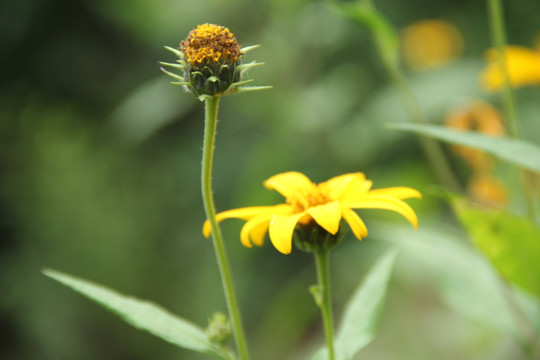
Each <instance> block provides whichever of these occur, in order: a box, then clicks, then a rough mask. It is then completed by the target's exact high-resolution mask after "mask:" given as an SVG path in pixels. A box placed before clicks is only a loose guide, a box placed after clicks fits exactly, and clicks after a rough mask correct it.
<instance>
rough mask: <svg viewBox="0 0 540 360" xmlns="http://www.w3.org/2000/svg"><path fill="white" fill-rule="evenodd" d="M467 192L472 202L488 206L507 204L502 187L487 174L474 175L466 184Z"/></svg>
mask: <svg viewBox="0 0 540 360" xmlns="http://www.w3.org/2000/svg"><path fill="white" fill-rule="evenodd" d="M467 192H468V193H469V194H470V196H471V197H472V199H473V200H474V201H477V202H479V203H481V204H484V205H489V206H502V205H506V204H507V203H508V194H507V191H506V189H505V188H504V186H503V185H502V184H501V183H500V182H499V181H498V180H497V179H495V178H494V177H493V176H492V175H489V174H475V175H474V176H473V177H472V178H471V179H470V180H469V182H468V183H467Z"/></svg>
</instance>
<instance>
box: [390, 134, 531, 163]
mask: <svg viewBox="0 0 540 360" xmlns="http://www.w3.org/2000/svg"><path fill="white" fill-rule="evenodd" d="M388 127H389V128H390V129H393V130H401V131H407V132H412V133H415V134H420V135H424V136H428V137H431V138H435V139H438V140H441V141H444V142H448V143H452V144H456V145H464V146H469V147H472V148H476V149H481V150H484V151H486V152H488V153H490V154H492V155H495V156H497V157H499V158H501V159H503V160H506V161H508V162H510V163H512V164H516V165H518V166H521V167H524V168H526V169H529V170H532V171H535V172H539V173H540V147H539V146H537V145H535V144H533V143H530V142H528V141H525V140H517V139H511V138H508V137H503V136H498V137H494V136H487V135H482V134H479V133H476V132H472V131H464V130H453V129H449V128H447V127H444V126H438V125H421V124H409V123H392V124H388Z"/></svg>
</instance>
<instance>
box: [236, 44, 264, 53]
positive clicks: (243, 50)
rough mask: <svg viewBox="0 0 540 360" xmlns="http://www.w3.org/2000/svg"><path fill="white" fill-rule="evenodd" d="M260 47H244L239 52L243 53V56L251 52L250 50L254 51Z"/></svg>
mask: <svg viewBox="0 0 540 360" xmlns="http://www.w3.org/2000/svg"><path fill="white" fill-rule="evenodd" d="M260 47H261V45H251V46H246V47H243V48H241V49H240V51H241V52H243V53H244V54H245V53H247V52H249V51H251V50H254V49H257V48H260Z"/></svg>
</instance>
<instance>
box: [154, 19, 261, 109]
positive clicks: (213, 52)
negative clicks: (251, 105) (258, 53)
mask: <svg viewBox="0 0 540 360" xmlns="http://www.w3.org/2000/svg"><path fill="white" fill-rule="evenodd" d="M256 47H257V46H250V47H246V48H243V49H241V48H240V46H239V45H238V42H237V41H236V38H235V37H234V34H233V33H232V32H230V30H229V29H228V28H226V27H224V26H219V25H213V24H202V25H198V26H197V27H196V28H195V29H193V30H191V31H190V32H189V34H188V36H187V37H186V39H185V40H184V41H182V42H181V43H180V48H179V49H173V48H170V47H167V46H166V47H165V48H166V49H168V50H170V51H172V52H174V53H175V54H176V55H177V56H178V58H179V59H178V60H177V63H176V64H173V63H164V62H161V64H162V65H165V66H169V67H173V68H176V69H180V70H182V75H177V74H175V73H172V72H169V71H167V70H165V69H163V68H162V71H163V72H165V73H166V74H167V75H169V76H171V77H173V78H174V79H176V80H178V81H176V82H173V84H176V85H183V86H185V88H186V89H187V90H188V91H189V92H191V93H193V94H195V95H196V96H197V97H198V98H199V99H200V100H205V99H206V98H207V97H214V96H219V95H227V94H230V93H233V92H240V91H252V90H262V89H267V88H269V86H249V87H241V86H240V85H244V84H246V83H248V82H250V81H251V80H247V81H242V75H243V74H244V73H245V72H246V71H247V70H249V69H250V68H252V67H254V66H258V65H262V63H256V62H252V63H248V64H241V59H242V58H243V57H244V55H245V53H246V52H247V51H249V50H252V49H254V48H256Z"/></svg>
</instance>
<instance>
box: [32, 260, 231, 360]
mask: <svg viewBox="0 0 540 360" xmlns="http://www.w3.org/2000/svg"><path fill="white" fill-rule="evenodd" d="M42 272H43V274H44V275H46V276H48V277H50V278H52V279H54V280H56V281H58V282H60V283H62V284H64V285H66V286H67V287H69V288H71V289H73V290H75V291H76V292H78V293H80V294H82V295H84V296H86V297H88V298H90V299H92V300H93V301H95V302H97V303H98V304H100V305H102V306H103V307H105V308H107V309H108V310H111V311H112V312H114V313H116V314H117V315H119V316H120V317H121V318H122V319H124V320H125V321H126V322H127V323H128V324H130V325H132V326H134V327H135V328H137V329H141V330H145V331H148V332H149V333H151V334H153V335H155V336H157V337H159V338H162V339H163V340H165V341H168V342H170V343H172V344H174V345H177V346H179V347H182V348H185V349H190V350H193V351H197V352H201V353H204V354H208V355H211V356H214V357H217V358H220V359H228V358H229V357H228V355H227V354H225V353H224V350H222V349H221V348H219V347H218V346H217V345H215V344H213V343H212V342H210V340H209V339H208V337H207V336H206V334H205V332H204V331H203V330H202V329H201V328H199V327H197V326H196V325H193V324H191V323H190V322H188V321H186V320H184V319H182V318H179V317H177V316H175V315H172V314H171V313H169V312H168V311H166V310H165V309H163V308H161V307H160V306H158V305H156V304H153V303H151V302H148V301H144V300H139V299H136V298H133V297H129V296H125V295H122V294H119V293H118V292H116V291H114V290H111V289H108V288H106V287H104V286H101V285H96V284H94V283H92V282H89V281H87V280H83V279H79V278H76V277H74V276H71V275H67V274H64V273H61V272H59V271H56V270H52V269H44V270H43V271H42Z"/></svg>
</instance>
